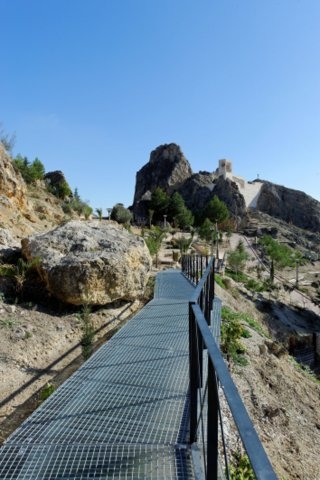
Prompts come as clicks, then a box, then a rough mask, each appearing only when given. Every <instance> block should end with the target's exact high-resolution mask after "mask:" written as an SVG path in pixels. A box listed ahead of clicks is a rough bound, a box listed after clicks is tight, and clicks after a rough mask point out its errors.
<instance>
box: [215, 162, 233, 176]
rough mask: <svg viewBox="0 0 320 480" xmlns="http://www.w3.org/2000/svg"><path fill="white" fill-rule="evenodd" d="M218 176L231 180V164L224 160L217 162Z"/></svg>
mask: <svg viewBox="0 0 320 480" xmlns="http://www.w3.org/2000/svg"><path fill="white" fill-rule="evenodd" d="M218 176H219V177H223V178H224V179H226V178H231V177H232V176H233V175H232V162H231V161H230V160H226V159H225V158H224V159H222V160H219V168H218Z"/></svg>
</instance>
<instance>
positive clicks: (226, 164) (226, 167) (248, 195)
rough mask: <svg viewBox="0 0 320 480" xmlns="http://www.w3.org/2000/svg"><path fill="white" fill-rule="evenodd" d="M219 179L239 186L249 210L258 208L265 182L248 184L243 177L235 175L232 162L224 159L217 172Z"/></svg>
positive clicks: (220, 161) (220, 162)
mask: <svg viewBox="0 0 320 480" xmlns="http://www.w3.org/2000/svg"><path fill="white" fill-rule="evenodd" d="M215 173H216V175H217V177H223V178H224V179H225V180H226V179H229V180H231V181H232V182H235V183H236V184H237V185H238V188H239V191H240V193H241V194H242V195H243V197H244V199H245V202H246V207H247V208H256V207H257V201H258V198H259V195H260V191H261V187H262V185H263V182H260V181H254V182H247V180H246V179H245V178H243V177H239V176H236V175H233V172H232V162H231V160H227V159H225V158H223V159H222V160H219V166H218V168H217V169H216V171H215Z"/></svg>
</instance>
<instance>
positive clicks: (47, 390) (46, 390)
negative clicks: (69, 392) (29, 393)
mask: <svg viewBox="0 0 320 480" xmlns="http://www.w3.org/2000/svg"><path fill="white" fill-rule="evenodd" d="M54 391H55V387H54V385H52V383H50V382H48V383H47V385H46V386H45V387H43V389H42V390H41V392H40V401H41V402H44V401H45V400H46V399H47V398H48V397H50V395H52V394H53V392H54Z"/></svg>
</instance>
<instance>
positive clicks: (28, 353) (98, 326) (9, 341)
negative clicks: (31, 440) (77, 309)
mask: <svg viewBox="0 0 320 480" xmlns="http://www.w3.org/2000/svg"><path fill="white" fill-rule="evenodd" d="M139 308H141V303H140V302H139V301H136V302H131V303H122V304H121V305H117V306H111V307H109V308H101V309H99V310H98V311H96V312H92V313H91V314H90V321H91V322H92V324H93V326H94V329H95V336H94V347H95V348H98V347H99V345H101V343H103V342H105V341H106V340H107V339H108V338H110V336H112V334H113V333H114V332H115V331H116V330H117V329H118V328H119V327H120V326H121V325H123V324H124V323H125V322H126V321H127V320H128V319H129V318H130V316H132V314H134V312H136V311H137V310H138V309H139ZM82 325H83V322H82V320H81V314H80V315H79V313H60V314H58V313H55V312H52V311H51V312H50V311H44V310H40V309H37V308H36V307H34V306H33V307H31V308H27V307H21V306H18V305H9V304H6V303H0V337H1V342H0V377H1V385H0V443H1V444H2V443H3V441H4V440H5V439H6V438H7V437H8V435H9V434H10V433H11V432H12V431H14V430H15V429H16V428H17V427H18V426H19V425H20V423H21V422H22V421H23V420H24V419H25V418H26V417H27V416H28V415H29V414H30V413H32V411H33V410H34V409H35V408H36V407H37V406H38V405H39V403H40V401H41V399H40V397H41V391H42V390H43V389H44V388H46V386H47V384H48V383H49V384H52V385H53V386H54V387H55V388H56V387H57V386H59V385H60V384H61V383H62V382H63V381H64V380H66V379H67V378H68V377H69V376H70V375H71V374H72V373H73V372H74V371H75V370H76V369H77V368H79V366H80V365H81V364H82V363H83V356H82V347H81V344H80V341H81V337H82V334H83V331H82Z"/></svg>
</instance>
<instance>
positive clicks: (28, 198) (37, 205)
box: [0, 143, 65, 250]
mask: <svg viewBox="0 0 320 480" xmlns="http://www.w3.org/2000/svg"><path fill="white" fill-rule="evenodd" d="M64 218H65V214H64V212H63V210H62V208H61V201H59V199H57V198H56V197H55V196H54V195H52V194H51V193H49V192H48V190H47V188H46V186H45V183H44V182H43V181H37V182H36V183H35V184H32V185H28V186H27V185H26V183H25V181H24V180H23V178H22V176H21V174H20V172H19V171H18V170H17V169H16V168H15V167H14V165H13V163H12V160H11V158H10V156H9V155H8V154H7V153H6V152H5V150H4V148H3V146H2V144H1V143H0V222H1V223H0V228H2V229H3V230H7V231H8V235H10V236H11V237H12V241H11V242H10V246H15V244H16V243H17V242H18V244H19V245H20V240H21V238H23V237H25V236H27V235H30V234H32V233H35V232H39V231H43V230H46V229H49V228H53V227H54V226H56V225H57V224H58V223H60V222H61V221H62V220H63V219H64ZM6 235H7V234H6V233H3V232H2V234H1V236H0V250H1V249H2V245H5V244H6V245H5V246H8V242H5V241H4V240H2V239H4V238H5V236H6Z"/></svg>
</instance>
